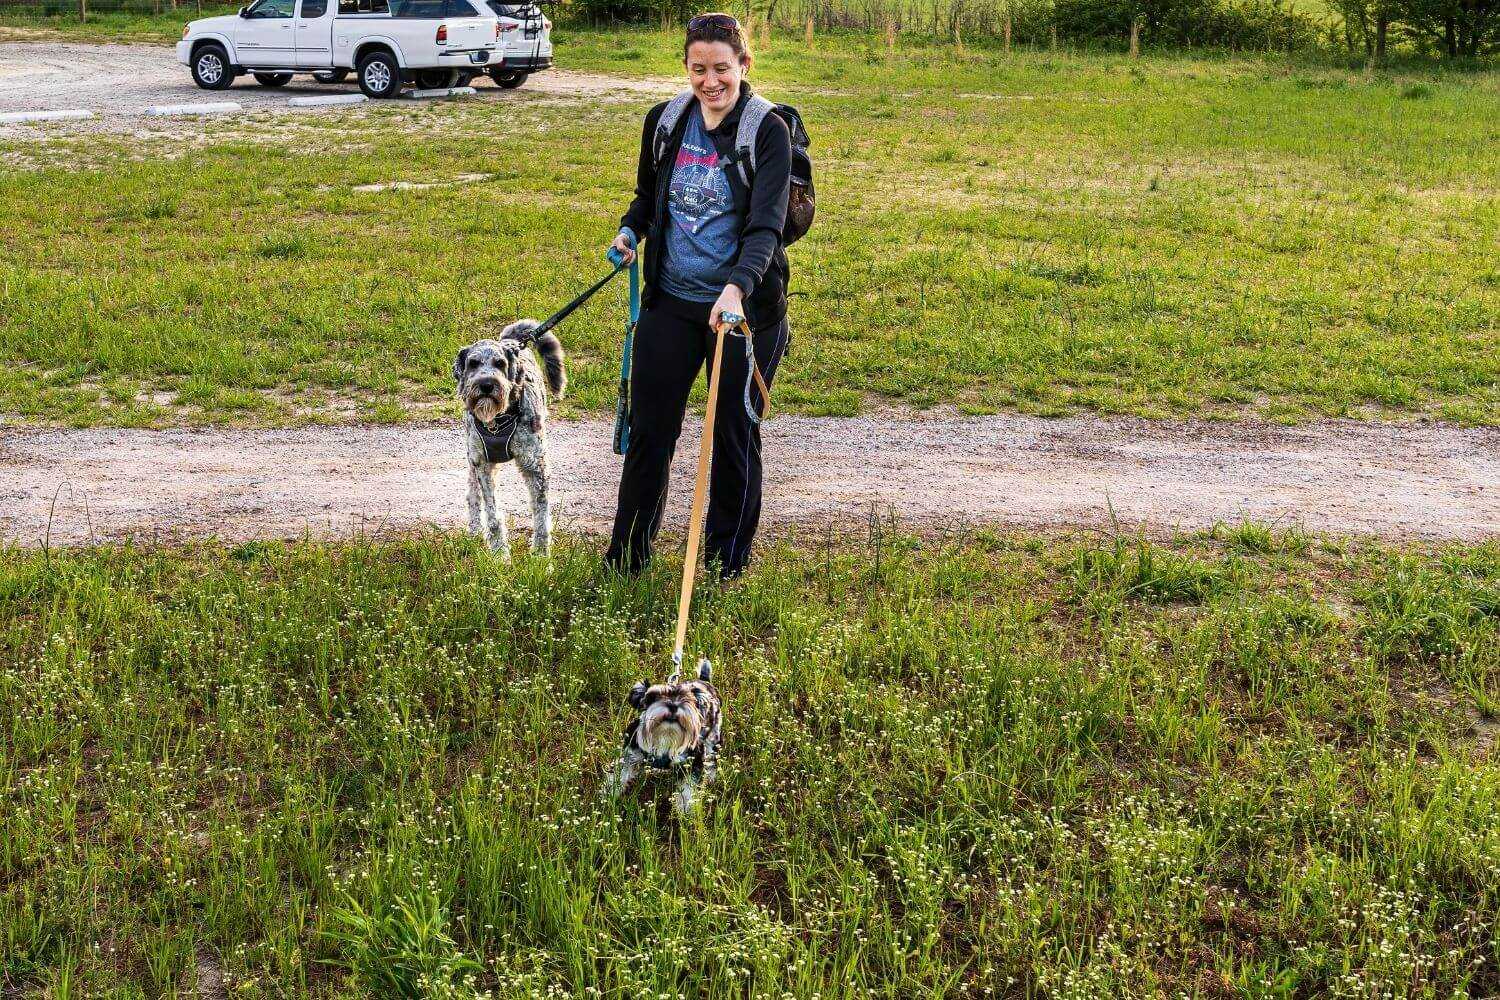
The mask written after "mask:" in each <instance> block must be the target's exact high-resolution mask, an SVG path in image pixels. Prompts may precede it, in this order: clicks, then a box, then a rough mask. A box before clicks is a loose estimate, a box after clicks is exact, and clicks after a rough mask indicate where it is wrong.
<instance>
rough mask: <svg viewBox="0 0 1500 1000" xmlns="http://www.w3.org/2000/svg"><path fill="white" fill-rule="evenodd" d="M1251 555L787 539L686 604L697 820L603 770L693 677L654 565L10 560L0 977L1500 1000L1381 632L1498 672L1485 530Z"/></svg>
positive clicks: (1483, 856) (1449, 821)
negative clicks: (639, 688) (681, 680)
mask: <svg viewBox="0 0 1500 1000" xmlns="http://www.w3.org/2000/svg"><path fill="white" fill-rule="evenodd" d="M877 525H878V526H879V527H878V530H877V527H876V526H877ZM1240 534H1242V535H1244V536H1245V537H1261V536H1259V535H1258V533H1255V532H1241V533H1240ZM877 544H878V546H879V548H880V551H881V570H880V572H879V574H875V573H873V572H872V571H871V563H872V556H873V548H874V546H876V545H877ZM1254 548H1255V546H1251V547H1250V550H1244V549H1242V548H1241V547H1240V546H1239V545H1237V544H1236V543H1235V542H1234V541H1232V540H1230V539H1227V538H1225V539H1213V538H1204V539H1196V540H1193V541H1185V542H1182V543H1177V544H1167V543H1160V542H1153V543H1149V544H1148V543H1145V542H1143V541H1140V540H1131V539H1123V540H1120V541H1118V542H1112V543H1107V544H1104V545H1099V544H1083V543H1075V542H1069V541H1048V540H1044V539H1033V538H999V537H992V536H989V535H986V534H984V533H980V534H978V535H976V536H975V537H974V538H973V539H970V540H958V539H955V540H948V541H937V542H931V543H922V542H920V541H918V540H916V539H912V538H910V537H908V536H905V535H902V534H901V533H899V532H897V531H895V530H894V529H893V527H891V526H888V525H885V524H884V523H883V522H882V521H880V520H879V519H876V518H874V517H873V516H872V521H871V529H870V531H869V533H868V538H867V540H866V541H865V542H864V543H861V544H850V543H848V542H836V541H834V540H832V539H822V538H809V539H806V540H803V541H801V542H797V541H792V542H788V543H786V544H784V545H781V546H778V547H774V548H772V549H770V550H768V551H766V552H765V553H764V554H763V557H762V558H761V560H760V561H759V562H758V563H757V564H756V565H755V566H754V567H753V568H752V570H751V572H750V573H749V574H748V575H747V577H746V578H744V579H743V580H742V582H741V583H739V584H738V585H736V586H735V587H732V588H730V589H727V590H723V591H716V590H711V589H710V590H708V591H706V592H705V594H704V595H703V596H704V598H705V599H704V600H703V601H701V602H700V603H699V604H698V605H696V607H697V608H698V611H699V614H698V616H697V617H695V619H694V626H693V631H692V633H691V634H690V637H689V646H690V648H691V649H692V650H693V651H694V652H702V653H704V654H706V655H708V656H710V657H712V658H713V659H714V660H715V663H716V667H717V670H716V674H715V679H716V681H717V682H719V685H720V689H721V691H722V692H723V693H724V696H725V699H726V705H727V715H726V737H727V742H726V753H725V756H724V769H723V773H722V778H721V781H720V782H719V783H718V784H717V785H715V786H714V787H713V789H712V792H711V794H710V796H709V798H708V800H707V803H706V806H705V809H704V811H703V813H702V814H701V816H700V817H699V818H698V819H696V820H694V821H692V822H689V823H686V824H682V825H678V824H677V823H675V822H674V821H673V820H672V819H671V818H670V813H669V812H668V811H666V810H664V809H662V808H661V806H662V803H661V802H660V798H661V796H660V795H658V794H657V792H660V791H661V790H660V789H651V788H647V789H645V790H644V791H643V793H642V794H641V795H640V796H638V797H631V798H627V799H626V800H624V801H622V802H619V803H607V802H605V801H603V800H602V799H601V798H600V796H599V782H600V776H601V775H602V773H603V772H604V769H605V768H606V766H607V765H608V764H609V762H610V761H611V759H612V757H613V756H614V754H615V753H617V747H618V733H619V731H620V728H621V726H622V725H623V723H624V721H625V719H626V717H627V710H626V708H625V707H624V705H623V695H624V692H625V691H626V690H627V689H628V687H629V685H630V683H631V682H632V681H634V680H636V679H638V678H642V677H645V678H659V675H660V674H661V672H662V671H664V670H665V669H666V650H667V649H668V648H669V646H670V629H671V624H672V612H673V607H674V602H673V601H672V599H671V595H672V588H671V578H672V575H673V567H672V566H671V565H670V564H667V563H663V564H658V565H657V566H655V567H653V568H652V570H651V571H650V572H649V573H648V574H647V576H646V577H645V578H643V579H641V580H638V581H632V582H627V581H621V580H618V579H615V578H613V577H611V576H608V575H606V574H604V573H602V572H601V571H600V569H599V567H598V562H597V550H596V547H595V546H594V545H593V544H591V543H585V542H581V541H578V540H572V539H563V540H562V542H561V543H560V545H559V549H558V551H557V553H556V555H555V557H554V559H553V561H552V563H551V565H550V566H549V565H548V564H546V563H543V562H541V561H538V560H532V559H527V558H522V559H520V560H519V561H517V562H516V563H515V564H510V565H507V564H503V563H500V562H497V561H496V560H494V559H493V558H492V557H491V556H490V555H489V554H488V553H487V552H485V551H484V550H483V549H482V548H481V547H480V546H477V545H475V544H474V543H473V542H472V540H469V539H466V538H464V539H458V538H449V537H443V536H432V537H429V538H423V539H414V540H407V541H390V542H381V543H362V544H349V545H326V546H325V545H311V544H300V545H283V544H280V543H256V544H254V545H247V546H237V547H229V548H219V547H214V546H204V547H200V548H194V549H190V550H176V549H169V550H161V551H157V550H151V549H140V548H106V549H96V550H74V551H61V552H52V553H51V554H50V556H44V555H43V554H42V553H33V552H11V553H7V554H6V558H5V559H4V560H3V562H0V663H3V664H5V665H4V666H3V667H0V724H3V726H4V731H3V734H0V735H3V737H4V738H3V739H0V970H3V972H0V975H3V976H4V980H5V982H6V984H7V986H8V987H9V988H11V989H13V990H15V989H19V990H22V991H28V990H29V991H36V992H50V993H51V994H52V995H64V994H65V993H66V992H67V991H69V990H73V991H77V992H80V993H84V994H87V995H101V994H104V995H107V994H126V995H134V994H139V993H141V992H145V993H148V994H153V995H154V994H158V993H168V992H171V991H173V990H176V989H178V988H179V987H180V986H181V984H183V983H184V982H191V981H192V976H193V975H194V964H195V962H198V961H201V959H198V958H197V957H196V956H201V955H203V954H213V955H218V956H222V963H221V964H222V977H221V978H222V980H223V986H224V991H225V993H226V994H227V995H229V996H236V997H270V996H299V997H300V996H313V995H317V996H328V995H349V996H360V995H372V996H471V995H480V994H482V995H486V996H498V997H504V998H522V997H549V996H551V997H558V996H568V997H572V996H580V997H621V998H624V997H632V998H633V997H643V996H651V997H660V996H661V995H663V994H665V995H667V996H672V997H677V996H695V997H712V998H725V1000H727V998H730V997H734V998H738V997H755V996H762V997H765V996H769V997H777V998H779V997H783V996H787V995H790V996H793V997H798V998H801V997H811V996H814V995H820V996H822V997H841V998H842V997H849V998H853V997H869V996H871V995H874V996H881V997H889V998H892V1000H894V998H897V997H910V996H919V995H920V996H933V997H968V996H974V997H979V996H985V995H991V996H993V995H1002V996H1042V995H1046V996H1089V997H1094V996H1172V995H1181V994H1186V995H1195V994H1196V995H1223V994H1224V993H1225V992H1226V991H1227V992H1230V993H1235V992H1238V993H1241V994H1246V995H1255V996H1287V997H1291V996H1362V997H1363V996H1379V995H1394V996H1442V997H1447V996H1453V995H1464V994H1467V995H1471V996H1487V995H1493V994H1494V993H1496V991H1497V989H1500V978H1497V971H1496V970H1497V965H1496V962H1497V959H1500V947H1497V943H1496V935H1495V930H1494V925H1493V915H1494V913H1495V911H1496V906H1497V902H1500V901H1497V898H1496V896H1495V887H1496V886H1497V885H1500V778H1497V774H1496V769H1495V766H1494V759H1493V751H1480V750H1478V749H1477V748H1474V747H1470V746H1467V745H1466V744H1465V743H1464V742H1463V741H1464V740H1466V739H1468V737H1467V736H1466V735H1465V734H1467V733H1468V732H1469V726H1470V717H1469V712H1470V708H1469V707H1468V706H1467V705H1465V704H1451V705H1450V707H1449V708H1446V709H1444V708H1442V705H1444V704H1448V703H1449V702H1450V699H1449V696H1448V694H1445V693H1443V692H1441V691H1438V692H1436V693H1437V694H1439V695H1440V697H1439V699H1438V700H1437V701H1436V702H1424V703H1423V704H1424V705H1427V706H1428V707H1427V708H1425V709H1424V710H1421V711H1417V710H1414V709H1413V708H1412V704H1413V703H1412V700H1411V699H1412V696H1413V692H1414V691H1416V690H1418V689H1420V688H1422V687H1423V686H1424V685H1430V684H1431V683H1433V681H1432V678H1431V677H1430V675H1429V671H1428V669H1427V666H1428V665H1427V663H1425V662H1424V661H1422V660H1417V659H1411V658H1410V657H1409V656H1407V655H1406V654H1405V653H1404V652H1403V653H1402V655H1400V656H1397V657H1394V658H1390V659H1388V660H1387V659H1385V657H1386V653H1385V652H1384V651H1385V650H1386V649H1387V648H1389V649H1392V650H1396V649H1399V650H1410V649H1419V650H1431V651H1433V652H1435V653H1438V654H1439V655H1440V656H1441V657H1443V658H1444V659H1443V660H1442V662H1444V663H1455V662H1460V661H1461V662H1462V663H1463V664H1465V666H1464V670H1465V671H1466V673H1465V675H1464V677H1465V680H1464V683H1463V684H1462V685H1455V687H1456V688H1459V689H1460V690H1461V691H1462V692H1469V691H1472V692H1473V704H1482V702H1481V701H1480V699H1481V698H1488V699H1491V700H1493V699H1495V698H1496V697H1497V696H1500V678H1497V665H1496V657H1495V656H1494V646H1493V627H1494V620H1495V617H1494V605H1493V603H1490V601H1491V598H1492V596H1493V589H1492V588H1493V587H1494V586H1495V585H1496V584H1497V582H1500V554H1497V552H1496V551H1495V549H1494V547H1493V546H1489V547H1480V548H1472V549H1459V548H1455V549H1449V550H1444V551H1441V552H1436V553H1419V552H1409V553H1394V552H1382V551H1378V550H1370V549H1368V548H1360V549H1350V550H1347V551H1345V552H1343V553H1341V554H1338V555H1330V554H1328V553H1327V551H1326V549H1325V548H1323V547H1320V546H1312V547H1309V548H1308V549H1307V550H1306V551H1305V552H1303V553H1302V554H1300V555H1297V556H1288V555H1285V554H1282V553H1270V554H1266V553H1262V552H1257V551H1253V549H1254ZM1089 593H1094V594H1097V595H1099V596H1100V600H1104V601H1108V602H1109V603H1108V607H1109V614H1107V615H1100V616H1092V615H1080V614H1078V610H1077V607H1078V602H1079V600H1080V599H1081V598H1083V597H1084V596H1085V595H1087V594H1089ZM1486 595H1489V596H1486ZM1335 606H1336V607H1337V608H1338V609H1339V610H1337V611H1335V610H1334V608H1335ZM1413 609H1425V610H1413ZM1422 655H1423V656H1425V655H1426V654H1425V653H1423V654H1422ZM1377 659H1379V660H1380V662H1377ZM1434 706H1436V707H1434ZM1422 748H1447V749H1444V750H1442V751H1441V752H1428V750H1426V749H1422ZM1484 753H1489V754H1490V756H1489V757H1485V756H1483V754H1484ZM214 971H215V981H217V979H218V978H219V977H218V975H217V966H216V967H215V970H214ZM1205 984H1208V985H1205ZM1210 987H1211V989H1210ZM987 991H988V992H987Z"/></svg>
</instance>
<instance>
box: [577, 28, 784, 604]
mask: <svg viewBox="0 0 1500 1000" xmlns="http://www.w3.org/2000/svg"><path fill="white" fill-rule="evenodd" d="M683 65H684V66H685V67H686V69H687V74H688V83H689V85H690V87H691V93H692V96H693V100H691V101H690V103H689V104H688V106H687V108H686V110H685V112H684V113H683V114H681V115H679V116H678V118H677V121H676V124H675V126H674V127H673V128H672V129H671V132H670V133H669V134H667V135H666V136H664V137H663V139H664V142H663V141H658V139H657V125H658V123H659V122H660V121H661V119H662V112H663V110H664V109H665V108H666V107H667V104H665V103H663V104H659V105H657V106H656V107H654V108H652V109H651V111H650V112H649V113H648V114H647V115H646V125H645V128H644V129H643V130H642V133H641V152H640V162H639V165H638V166H637V168H636V185H635V200H634V201H632V202H631V203H630V209H629V211H627V212H626V213H625V216H624V218H622V219H621V220H620V233H619V235H618V236H616V237H615V240H614V243H613V246H614V247H615V248H616V249H618V250H620V251H622V252H623V253H624V254H625V255H626V259H627V260H631V259H634V255H635V246H636V244H637V243H638V242H639V241H640V240H645V241H646V247H645V288H644V292H643V296H642V300H641V301H642V310H641V316H640V321H639V323H638V324H637V325H636V331H635V353H634V356H633V362H632V365H631V390H630V399H631V410H630V448H629V450H628V452H627V454H626V456H625V470H624V472H623V474H622V475H621V477H620V498H619V504H618V506H617V508H616V511H615V526H614V533H613V537H612V538H611V540H610V544H609V552H608V554H607V555H606V556H605V559H606V561H607V562H608V563H609V564H610V565H611V566H614V567H616V568H618V569H620V570H623V571H625V572H628V573H634V572H636V571H637V570H639V569H640V568H641V566H643V565H644V564H645V562H646V560H647V559H649V558H650V555H651V541H652V539H653V538H654V537H655V535H656V532H657V529H658V528H660V527H661V518H662V511H663V509H664V508H665V507H666V500H667V475H668V472H669V470H670V468H671V465H672V453H673V452H674V451H675V450H676V447H677V438H678V436H679V435H680V434H681V432H682V420H683V415H684V413H685V412H686V409H687V399H688V393H689V391H690V390H691V389H692V387H693V383H694V382H695V381H696V380H697V378H698V372H699V369H701V368H703V367H704V362H705V361H706V360H711V357H712V353H713V346H714V328H715V326H716V324H718V323H719V322H720V316H721V315H722V314H724V313H736V314H738V315H742V316H744V317H745V318H746V320H747V321H748V322H749V324H750V328H751V330H752V331H753V332H754V338H753V342H754V351H755V360H756V363H757V364H758V365H759V367H760V370H761V374H762V375H763V376H764V377H765V380H766V383H767V384H768V385H769V384H770V382H771V380H772V378H774V376H775V374H776V365H777V363H778V362H779V361H780V360H781V356H782V353H783V352H784V351H785V350H786V347H787V342H788V340H789V339H790V336H791V334H790V331H789V329H788V327H787V322H786V282H787V276H788V272H787V262H786V252H785V249H784V248H783V246H782V242H781V239H782V228H783V225H784V224H785V221H786V203H787V191H788V186H789V184H790V178H791V155H792V153H791V139H790V136H789V134H788V131H787V127H786V124H785V123H784V122H783V121H782V120H781V119H780V118H779V117H777V116H776V115H774V114H767V115H766V116H765V117H764V119H763V120H762V122H761V124H760V127H759V129H758V130H757V131H756V134H755V158H754V161H753V162H754V165H755V169H754V171H753V173H750V171H748V169H747V171H746V173H747V174H749V175H750V176H749V184H748V185H747V184H746V183H745V181H744V179H743V178H742V177H741V172H740V170H739V169H737V167H736V162H737V157H738V154H737V151H736V150H735V148H734V147H735V132H736V129H737V127H738V126H739V121H740V115H741V112H742V111H743V110H744V108H745V105H746V103H747V102H748V101H749V99H750V94H751V92H750V85H749V84H747V83H746V82H745V74H746V73H747V72H748V71H749V69H750V49H749V46H748V45H746V42H745V35H744V32H743V30H742V29H741V28H740V24H739V22H738V21H737V20H735V19H734V18H733V17H731V16H730V15H728V14H704V15H701V16H699V17H695V18H693V19H692V20H691V21H689V22H688V30H687V40H686V42H685V43H684V44H683ZM752 120H753V119H752ZM724 354H725V357H724V360H723V369H722V372H721V378H722V379H723V383H722V387H721V388H720V391H719V405H718V412H717V416H716V417H715V424H714V442H713V469H712V473H711V475H710V479H709V494H708V498H709V499H708V519H707V525H706V531H705V541H704V553H705V557H706V560H707V562H708V564H709V565H710V566H711V567H713V568H714V569H715V570H716V572H717V573H718V574H719V576H720V578H721V579H727V578H729V577H733V576H737V575H738V574H739V573H740V572H741V571H742V570H743V569H744V568H745V564H746V563H747V562H748V561H749V557H750V543H751V541H752V540H753V539H754V537H755V529H756V526H757V525H758V523H759V521H760V488H761V456H760V429H759V428H758V427H757V426H756V425H755V424H754V423H752V421H751V420H750V418H749V416H748V414H746V412H745V406H744V386H745V380H746V379H747V378H749V377H750V369H749V365H748V363H747V359H746V358H745V352H744V342H743V341H741V340H738V339H737V338H734V337H730V338H729V339H728V340H726V342H725V351H724ZM752 398H754V399H756V400H757V401H759V397H758V395H755V394H754V393H753V391H752ZM761 402H763V401H761Z"/></svg>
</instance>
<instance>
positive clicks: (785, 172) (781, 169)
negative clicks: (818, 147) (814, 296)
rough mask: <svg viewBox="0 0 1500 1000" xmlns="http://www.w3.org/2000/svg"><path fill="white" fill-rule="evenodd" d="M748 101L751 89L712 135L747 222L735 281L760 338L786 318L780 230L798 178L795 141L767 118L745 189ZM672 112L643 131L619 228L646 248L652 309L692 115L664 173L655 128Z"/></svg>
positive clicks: (652, 115)
mask: <svg viewBox="0 0 1500 1000" xmlns="http://www.w3.org/2000/svg"><path fill="white" fill-rule="evenodd" d="M749 100H750V85H749V84H748V83H741V84H740V99H739V100H738V101H737V102H736V103H735V106H734V108H733V110H731V111H730V112H729V114H727V115H725V116H724V120H723V121H722V122H720V123H719V124H718V127H716V128H714V129H711V130H710V131H709V133H708V134H709V137H710V138H711V139H712V140H713V143H714V146H715V148H716V149H718V151H719V157H720V159H721V161H722V162H724V165H725V170H724V176H725V177H726V178H727V179H728V181H729V190H730V192H731V193H732V194H733V196H734V205H735V208H736V209H737V210H738V211H739V213H740V218H742V219H743V220H744V223H743V226H742V227H741V229H740V248H739V255H738V256H737V257H736V258H735V262H734V268H733V270H732V271H731V272H730V275H729V280H730V281H732V282H734V283H735V284H736V285H739V286H740V288H742V289H744V292H745V318H746V319H748V320H749V321H750V326H751V328H752V329H757V330H758V329H762V328H764V327H767V326H771V325H773V324H775V323H779V322H781V318H782V317H783V316H785V315H786V286H787V279H788V278H789V276H790V273H789V270H788V267H787V260H786V249H785V248H784V247H783V246H782V245H781V230H782V227H783V226H784V225H785V224H786V199H787V192H788V189H789V188H790V186H791V178H792V139H791V135H790V134H789V133H788V132H787V127H786V123H785V122H783V121H782V120H781V118H780V117H778V116H777V115H774V114H768V115H766V117H765V120H764V121H762V122H761V126H760V130H759V131H758V132H757V133H756V136H755V163H756V167H755V171H754V173H753V174H752V176H751V187H750V188H746V187H745V185H744V184H743V183H742V182H741V181H740V172H739V170H738V169H736V168H735V167H734V166H733V162H734V156H735V149H734V137H735V131H736V130H737V129H738V128H739V123H740V114H741V112H743V111H744V108H745V104H746V102H748V101H749ZM666 106H667V104H666V102H665V101H663V102H662V103H661V104H658V105H657V106H656V107H654V108H652V109H651V110H650V111H649V112H647V113H646V124H645V127H644V128H643V129H642V130H641V156H640V161H639V162H638V164H637V165H636V174H635V200H633V201H632V202H631V203H630V208H629V209H628V210H626V212H625V215H624V217H623V218H622V219H620V225H621V226H622V227H625V228H628V229H629V230H630V231H631V232H633V233H635V235H636V238H637V239H638V240H640V239H644V240H646V246H645V251H644V257H643V263H644V265H645V285H646V287H645V291H644V302H645V304H646V305H650V304H651V302H652V299H653V298H654V297H655V294H656V289H657V288H658V287H659V286H660V277H661V267H662V258H663V257H664V256H665V250H666V240H665V239H663V238H662V234H663V233H665V232H666V227H667V226H668V225H670V223H671V220H670V218H669V217H668V215H667V190H668V188H669V187H670V185H671V182H672V167H673V164H675V163H676V162H677V150H678V148H679V147H680V146H681V145H682V136H683V133H684V132H686V131H687V123H688V119H689V117H690V112H691V110H692V109H691V108H689V109H688V110H689V114H684V115H682V117H681V118H680V119H678V122H677V126H676V128H674V129H673V130H672V135H671V137H670V139H669V140H668V142H667V148H666V151H665V153H664V154H663V155H662V159H661V165H662V169H661V170H660V171H658V170H657V169H656V160H655V158H654V156H653V152H654V150H653V148H652V147H653V146H654V145H655V139H656V124H657V122H659V121H660V120H661V115H662V111H663V110H664V109H665V108H666Z"/></svg>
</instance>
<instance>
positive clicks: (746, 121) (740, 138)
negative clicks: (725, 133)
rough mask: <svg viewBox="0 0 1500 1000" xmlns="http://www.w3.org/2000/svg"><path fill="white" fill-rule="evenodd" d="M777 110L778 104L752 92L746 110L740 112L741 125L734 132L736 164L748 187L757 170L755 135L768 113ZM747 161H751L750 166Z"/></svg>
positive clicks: (741, 178)
mask: <svg viewBox="0 0 1500 1000" xmlns="http://www.w3.org/2000/svg"><path fill="white" fill-rule="evenodd" d="M775 110H776V105H774V104H772V103H771V102H770V101H768V100H766V99H765V98H764V97H761V96H760V95H759V94H751V95H750V100H748V101H746V102H745V110H743V111H741V112H740V127H739V128H738V129H736V130H735V134H734V152H735V166H736V167H738V168H739V171H740V180H742V181H744V182H745V186H746V187H749V186H750V176H751V174H753V173H754V172H755V136H756V135H757V134H758V133H759V132H760V123H761V122H763V121H765V120H766V115H768V114H770V113H771V112H772V111H775ZM746 163H749V167H748V168H747V167H746V166H745V164H746Z"/></svg>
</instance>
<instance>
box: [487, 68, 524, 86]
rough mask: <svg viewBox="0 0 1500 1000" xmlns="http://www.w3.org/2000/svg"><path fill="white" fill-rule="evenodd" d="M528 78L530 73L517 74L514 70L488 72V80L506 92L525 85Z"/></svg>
mask: <svg viewBox="0 0 1500 1000" xmlns="http://www.w3.org/2000/svg"><path fill="white" fill-rule="evenodd" d="M529 76H531V74H530V73H517V72H516V71H515V70H505V69H492V70H490V79H491V80H494V81H495V85H496V86H497V87H504V88H505V89H506V90H515V89H516V88H517V87H519V86H520V85H521V84H523V83H525V82H526V78H527V77H529Z"/></svg>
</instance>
